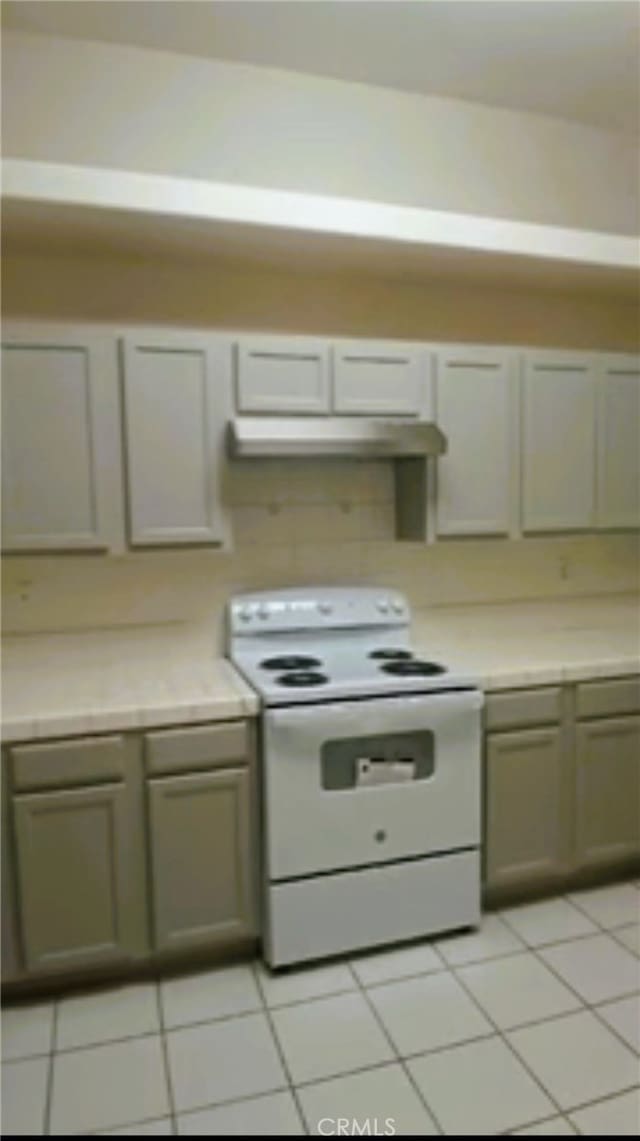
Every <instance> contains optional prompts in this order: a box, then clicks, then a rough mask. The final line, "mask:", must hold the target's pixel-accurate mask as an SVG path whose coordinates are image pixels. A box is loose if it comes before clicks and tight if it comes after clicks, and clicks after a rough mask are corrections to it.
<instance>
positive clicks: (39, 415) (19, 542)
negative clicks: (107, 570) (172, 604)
mask: <svg viewBox="0 0 640 1141" xmlns="http://www.w3.org/2000/svg"><path fill="white" fill-rule="evenodd" d="M121 502H122V489H121V475H120V436H119V423H118V402H117V361H116V346H115V340H114V338H113V337H112V336H109V335H108V334H104V333H94V332H90V331H88V330H86V329H77V330H73V329H65V330H64V331H63V332H62V331H60V330H59V329H57V330H51V329H45V328H42V329H39V330H37V329H33V330H32V329H18V328H15V329H12V328H11V327H10V326H9V327H7V326H5V330H4V335H3V346H2V545H3V549H4V550H5V551H11V552H20V551H56V550H85V551H92V550H93V551H104V550H107V549H108V548H109V547H111V546H112V545H113V544H114V543H117V537H118V535H119V534H120V533H121V528H122V509H121Z"/></svg>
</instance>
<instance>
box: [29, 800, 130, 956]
mask: <svg viewBox="0 0 640 1141" xmlns="http://www.w3.org/2000/svg"><path fill="white" fill-rule="evenodd" d="M14 814H15V833H16V848H17V864H18V883H19V895H20V914H21V918H22V940H23V945H24V952H25V958H26V964H27V967H28V968H29V969H30V970H45V971H51V970H56V969H66V968H71V967H74V966H84V965H87V966H88V965H91V964H92V963H102V962H109V961H111V960H118V959H126V958H127V957H129V955H130V953H131V952H132V950H133V944H134V941H135V926H136V915H135V913H134V909H135V908H138V907H139V906H141V901H140V900H139V899H137V897H136V898H133V895H132V888H131V886H130V879H129V874H128V873H129V871H130V870H131V869H130V868H129V867H128V861H127V859H126V852H127V839H126V832H127V828H128V827H129V821H128V813H127V809H126V790H125V786H124V785H121V784H120V785H116V784H108V785H103V786H101V787H95V788H91V789H73V790H69V789H68V790H65V791H63V792H46V793H36V794H33V795H25V796H16V797H15V798H14ZM131 882H132V883H134V884H135V883H136V882H138V881H137V879H136V877H135V876H132V877H131Z"/></svg>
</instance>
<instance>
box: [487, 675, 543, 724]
mask: <svg viewBox="0 0 640 1141" xmlns="http://www.w3.org/2000/svg"><path fill="white" fill-rule="evenodd" d="M560 713H561V689H560V687H559V686H553V687H548V688H545V689H521V690H519V689H514V690H512V691H510V692H509V693H490V694H488V695H487V703H486V706H485V725H486V728H487V729H489V730H496V729H511V728H515V727H516V726H519V725H554V724H555V723H556V722H558V721H559V720H560Z"/></svg>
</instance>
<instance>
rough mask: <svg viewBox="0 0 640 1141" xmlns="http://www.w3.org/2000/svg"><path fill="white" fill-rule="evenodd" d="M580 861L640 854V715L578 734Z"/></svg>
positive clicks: (581, 727) (590, 725)
mask: <svg viewBox="0 0 640 1141" xmlns="http://www.w3.org/2000/svg"><path fill="white" fill-rule="evenodd" d="M577 747H578V749H577V790H576V792H577V810H576V812H577V815H576V858H577V862H578V866H579V867H592V866H598V865H606V864H615V863H618V862H620V863H622V862H624V861H625V860H627V859H629V858H632V857H634V856H637V855H638V853H640V716H638V717H612V718H605V719H603V720H602V721H593V722H583V723H582V724H578V729H577Z"/></svg>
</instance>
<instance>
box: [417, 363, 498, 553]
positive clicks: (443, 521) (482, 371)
mask: <svg viewBox="0 0 640 1141" xmlns="http://www.w3.org/2000/svg"><path fill="white" fill-rule="evenodd" d="M434 355H435V419H436V422H437V424H438V427H439V428H441V430H442V431H443V432H444V434H445V436H446V438H447V442H448V448H447V452H446V454H445V455H444V456H442V457H441V458H440V459H439V460H438V468H437V489H436V534H437V535H442V536H446V535H507V534H510V533H513V530H514V528H515V526H516V518H517V497H516V494H515V493H516V492H517V481H516V473H517V453H516V450H515V442H516V441H515V427H516V395H517V394H516V384H515V372H514V356H513V354H512V353H509V352H508V351H505V350H500V349H492V348H483V347H481V348H473V347H468V346H464V345H461V346H451V347H448V348H446V349H441V350H439V351H437V352H436V353H435V354H434Z"/></svg>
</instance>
